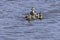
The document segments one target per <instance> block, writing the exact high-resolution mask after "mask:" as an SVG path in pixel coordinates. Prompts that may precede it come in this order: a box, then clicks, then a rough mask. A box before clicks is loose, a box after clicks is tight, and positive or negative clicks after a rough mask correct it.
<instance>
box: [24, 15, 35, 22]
mask: <svg viewBox="0 0 60 40" xmlns="http://www.w3.org/2000/svg"><path fill="white" fill-rule="evenodd" d="M25 18H26V20H28V21H31V20H35V19H36V16H35V15H27V16H26V17H25Z"/></svg>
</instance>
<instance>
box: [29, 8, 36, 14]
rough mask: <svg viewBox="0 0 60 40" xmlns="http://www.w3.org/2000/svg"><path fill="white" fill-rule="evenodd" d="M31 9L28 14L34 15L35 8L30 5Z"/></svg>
mask: <svg viewBox="0 0 60 40" xmlns="http://www.w3.org/2000/svg"><path fill="white" fill-rule="evenodd" d="M31 10H32V11H31V12H30V15H36V12H35V8H34V7H32V9H31Z"/></svg>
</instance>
